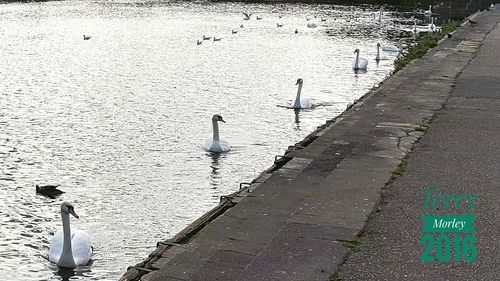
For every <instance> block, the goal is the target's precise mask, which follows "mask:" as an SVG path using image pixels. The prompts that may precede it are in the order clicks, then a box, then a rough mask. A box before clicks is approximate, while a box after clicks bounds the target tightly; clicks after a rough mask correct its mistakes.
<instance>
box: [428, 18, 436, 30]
mask: <svg viewBox="0 0 500 281" xmlns="http://www.w3.org/2000/svg"><path fill="white" fill-rule="evenodd" d="M427 29H429V30H430V31H432V32H434V31H436V25H435V24H434V17H431V23H430V24H429V25H428V26H427Z"/></svg>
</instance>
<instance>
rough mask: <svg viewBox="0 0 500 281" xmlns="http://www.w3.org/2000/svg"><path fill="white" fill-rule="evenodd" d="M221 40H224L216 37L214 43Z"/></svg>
mask: <svg viewBox="0 0 500 281" xmlns="http://www.w3.org/2000/svg"><path fill="white" fill-rule="evenodd" d="M221 39H222V38H215V37H214V42H215V41H220V40H221Z"/></svg>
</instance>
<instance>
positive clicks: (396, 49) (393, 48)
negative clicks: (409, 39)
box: [382, 38, 404, 53]
mask: <svg viewBox="0 0 500 281" xmlns="http://www.w3.org/2000/svg"><path fill="white" fill-rule="evenodd" d="M403 39H404V38H401V39H399V41H398V45H397V46H394V45H387V46H383V47H382V51H385V52H395V53H401V51H403V48H402V42H403Z"/></svg>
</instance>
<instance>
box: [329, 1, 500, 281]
mask: <svg viewBox="0 0 500 281" xmlns="http://www.w3.org/2000/svg"><path fill="white" fill-rule="evenodd" d="M477 20H478V22H479V25H478V26H477V27H476V26H475V27H470V26H466V27H465V28H464V30H465V31H469V32H460V33H459V34H457V36H454V38H455V39H454V40H471V41H469V43H468V44H470V45H471V46H472V45H476V44H481V47H480V49H479V52H478V53H477V56H476V57H475V58H474V59H473V60H472V61H471V63H470V65H469V66H467V67H466V68H465V70H464V71H463V73H462V74H461V75H460V76H459V78H458V79H457V82H456V87H455V88H454V90H453V92H452V93H451V97H450V98H449V100H448V101H447V103H446V105H445V108H443V109H442V110H439V111H438V112H437V116H436V118H435V119H433V120H432V122H431V124H430V127H429V129H428V131H427V133H426V134H425V136H424V137H423V138H422V140H421V141H419V142H418V144H417V145H416V147H415V150H414V151H413V152H412V153H410V155H409V158H408V164H407V165H406V167H405V169H406V170H405V172H404V173H403V175H402V176H401V177H400V178H398V179H397V180H396V181H395V182H394V183H393V184H391V185H388V186H387V187H386V189H385V190H384V192H383V201H382V203H381V205H380V208H379V210H380V211H379V212H377V213H375V214H374V215H373V217H372V219H370V221H369V223H368V224H367V226H366V228H365V232H364V234H363V235H362V237H361V240H362V245H361V247H360V248H359V249H357V250H356V251H355V252H354V253H353V254H351V255H350V256H349V258H348V259H347V261H346V263H345V264H344V265H343V266H342V267H341V269H340V271H339V273H338V274H337V275H336V278H332V279H333V280H500V204H499V201H500V25H496V26H495V24H497V23H498V22H500V8H497V10H496V11H492V12H486V13H484V14H482V15H481V16H480V17H478V18H477ZM493 26H494V29H493V31H491V32H490V33H489V34H488V35H487V36H486V38H484V34H485V33H487V32H489V31H490V30H491V28H492V27H493ZM436 186H439V188H440V192H441V193H442V194H460V193H461V194H464V193H468V194H477V199H476V204H477V206H475V207H473V208H472V210H467V209H468V204H461V206H458V208H455V206H452V207H449V208H445V206H444V205H443V204H441V205H440V210H429V209H424V208H423V207H424V202H425V197H426V193H425V189H427V188H431V189H435V187H436ZM464 207H465V208H464ZM464 213H467V214H469V215H475V216H477V218H476V221H475V223H474V226H475V229H476V231H477V232H476V233H475V234H474V236H475V237H476V239H477V258H476V259H475V260H474V261H472V262H464V261H460V262H455V261H454V260H453V258H452V259H451V261H449V262H438V261H435V262H422V261H420V256H421V254H422V252H423V251H424V245H421V244H420V239H421V237H422V236H423V235H424V234H422V232H421V230H422V228H423V226H424V223H423V221H422V220H421V216H423V215H462V214H464ZM447 235H448V236H449V237H450V238H451V237H452V236H453V233H452V234H448V233H447ZM459 236H460V237H461V238H462V239H463V237H464V236H465V235H460V234H459ZM434 247H435V246H434ZM462 247H463V245H462ZM451 250H452V257H454V254H455V251H457V250H458V248H457V247H455V246H452V247H451ZM431 255H432V256H436V252H435V251H434V252H433V253H432V254H431Z"/></svg>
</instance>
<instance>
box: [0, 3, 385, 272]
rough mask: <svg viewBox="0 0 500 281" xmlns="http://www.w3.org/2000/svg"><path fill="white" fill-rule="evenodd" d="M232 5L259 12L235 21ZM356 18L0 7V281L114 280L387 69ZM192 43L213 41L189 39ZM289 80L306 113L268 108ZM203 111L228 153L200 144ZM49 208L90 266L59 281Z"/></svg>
mask: <svg viewBox="0 0 500 281" xmlns="http://www.w3.org/2000/svg"><path fill="white" fill-rule="evenodd" d="M241 11H248V12H253V13H254V14H258V15H259V16H261V17H262V18H263V19H262V20H258V21H257V20H255V18H253V16H252V20H250V21H244V20H243V17H242V14H241ZM371 12H372V11H371V10H370V9H369V8H356V7H342V6H335V7H334V6H331V5H300V4H287V5H257V4H251V5H249V4H241V3H238V4H230V3H202V2H197V3H192V2H170V3H169V2H136V1H63V2H45V3H14V4H1V5H0V167H1V171H0V172H1V174H0V189H1V195H0V218H1V221H0V264H1V266H0V276H2V277H3V278H2V280H46V279H61V278H63V279H67V278H70V276H71V275H73V274H75V276H73V277H71V279H82V280H117V279H118V278H119V276H121V274H123V272H124V271H125V270H126V267H127V266H129V265H133V264H135V263H137V262H139V261H141V260H142V259H143V258H144V257H146V256H147V255H148V253H149V252H150V251H151V250H153V249H154V247H155V244H156V242H157V241H159V240H163V239H166V238H169V237H172V236H173V235H175V234H176V233H177V232H179V231H180V230H181V229H183V228H184V227H185V226H186V225H187V224H189V223H190V222H192V221H193V220H195V219H196V218H198V217H199V216H200V215H202V214H203V213H205V212H206V211H207V210H209V209H210V208H212V207H214V206H215V205H216V204H217V203H218V201H219V196H221V195H225V194H228V193H232V192H234V191H236V190H237V189H238V183H239V182H243V181H250V180H252V179H253V178H255V177H256V176H257V175H258V174H259V173H260V172H261V171H263V170H264V169H265V168H267V167H269V166H270V165H271V164H272V162H273V159H274V155H277V154H282V153H283V152H284V150H285V149H286V148H287V146H288V145H292V144H294V143H296V142H297V141H300V140H302V139H303V137H304V136H306V135H307V134H309V133H310V132H311V131H313V130H314V129H315V128H316V127H317V126H319V125H321V124H323V123H324V122H325V121H326V120H328V119H331V118H333V117H335V116H336V115H338V114H339V113H341V112H342V111H343V110H344V109H345V108H346V105H347V104H348V103H350V102H352V101H353V100H355V99H357V98H359V97H360V96H362V95H363V94H365V93H366V92H367V91H368V90H369V89H370V88H371V87H373V86H374V85H375V84H377V83H379V82H380V81H382V80H383V79H384V78H385V76H386V75H388V74H389V73H390V71H391V70H392V60H393V57H391V56H389V59H388V60H385V61H381V63H380V64H379V65H377V64H376V63H375V61H374V60H373V58H374V57H375V53H376V49H375V45H376V43H377V42H381V43H388V42H389V41H387V40H386V38H385V37H384V36H383V35H380V34H378V33H377V32H376V30H374V29H373V28H372V21H373V20H372V14H371ZM280 15H282V18H280V17H279V16H280ZM388 16H390V15H388ZM307 17H309V18H310V20H309V21H307V19H306V18H307ZM321 18H324V19H326V21H321V20H320V19H321ZM277 23H280V24H283V27H280V28H278V27H277ZM307 23H316V24H317V25H318V27H317V28H307V27H306V25H307ZM242 24H243V27H240V25H242ZM295 29H297V31H298V34H295ZM231 30H235V31H237V32H238V33H237V34H232V33H231ZM84 34H85V35H90V36H92V38H91V39H90V40H86V41H84V40H83V38H82V37H83V35H84ZM202 35H207V36H216V37H221V38H222V39H221V41H218V42H213V41H204V42H203V44H201V45H197V44H196V40H197V39H201V37H202ZM355 48H359V49H361V55H362V56H364V57H367V58H369V59H370V63H369V66H368V71H367V72H366V73H360V74H358V75H355V74H354V73H353V71H352V70H351V62H352V58H353V55H354V54H353V51H354V49H355ZM299 77H300V78H303V79H304V87H303V96H306V97H310V98H312V99H313V100H314V101H315V103H316V104H318V105H319V106H318V107H316V108H315V109H312V110H303V111H301V112H300V113H298V114H295V113H294V111H293V110H289V109H286V108H283V107H280V106H283V105H287V104H288V103H289V102H290V100H291V99H293V98H294V97H295V93H296V86H295V82H296V80H297V78H299ZM214 113H219V114H221V115H222V116H223V117H224V119H225V120H226V122H227V123H225V124H221V133H222V135H224V136H225V138H226V139H228V140H229V142H230V143H231V145H232V146H233V149H232V151H231V152H229V153H227V154H224V155H220V156H219V157H216V156H213V155H210V154H207V153H206V152H205V151H203V149H202V145H203V144H204V142H205V140H206V139H207V138H208V137H210V136H211V121H210V119H211V116H212V115H213V114H214ZM35 184H61V187H60V188H61V189H62V190H64V191H65V192H66V193H65V194H63V195H62V196H60V197H58V198H56V199H50V198H46V197H43V196H40V195H37V194H35V188H34V185H35ZM63 201H70V202H73V204H74V205H75V209H76V212H77V213H78V214H79V215H80V219H79V220H76V219H73V220H72V227H75V228H79V229H84V230H86V231H87V232H88V233H89V234H90V236H91V237H92V240H93V246H94V249H95V254H94V257H93V263H92V264H91V265H90V266H86V267H82V268H79V269H78V270H76V271H75V272H74V273H61V272H57V268H56V267H55V266H54V265H52V264H51V263H50V262H48V260H47V250H48V246H49V243H50V239H51V237H52V235H53V233H54V232H55V231H56V230H57V229H59V228H61V224H62V223H61V220H60V214H59V205H60V204H61V202H63Z"/></svg>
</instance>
